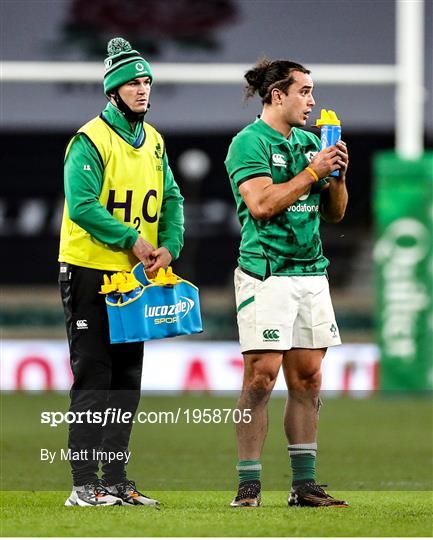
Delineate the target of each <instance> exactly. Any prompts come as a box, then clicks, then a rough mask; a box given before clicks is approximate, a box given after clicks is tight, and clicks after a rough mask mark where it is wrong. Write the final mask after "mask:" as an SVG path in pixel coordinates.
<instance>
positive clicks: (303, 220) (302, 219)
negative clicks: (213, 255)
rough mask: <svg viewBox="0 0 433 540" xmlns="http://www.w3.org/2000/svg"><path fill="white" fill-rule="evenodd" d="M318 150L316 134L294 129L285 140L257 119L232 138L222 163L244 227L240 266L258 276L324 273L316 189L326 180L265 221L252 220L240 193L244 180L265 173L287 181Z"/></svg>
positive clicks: (325, 264)
mask: <svg viewBox="0 0 433 540" xmlns="http://www.w3.org/2000/svg"><path fill="white" fill-rule="evenodd" d="M319 150H320V140H319V138H318V137H316V135H314V134H312V133H309V132H307V131H303V130H301V129H298V128H292V131H291V134H290V136H289V138H288V139H286V138H285V137H284V136H283V135H282V134H281V133H279V132H278V131H275V130H274V129H273V128H271V127H270V126H268V124H266V123H265V122H263V120H260V119H257V120H256V121H255V122H254V123H252V124H250V125H248V126H246V127H245V128H244V129H243V130H242V131H240V132H239V133H238V134H237V135H236V136H235V137H234V138H233V140H232V143H231V145H230V148H229V151H228V154H227V158H226V161H225V165H226V168H227V172H228V175H229V177H230V182H231V186H232V190H233V194H234V197H235V200H236V205H237V213H238V217H239V221H240V223H241V227H242V230H241V245H240V257H239V259H238V261H239V266H240V267H241V268H244V269H245V270H248V271H250V272H253V273H254V274H257V275H259V276H262V277H264V276H265V275H267V274H269V273H270V274H272V275H278V276H298V275H306V274H307V275H322V274H326V267H327V266H328V264H329V261H328V259H326V257H324V255H323V252H322V242H321V239H320V233H319V225H320V214H319V206H320V189H321V187H322V185H323V184H324V183H325V182H326V180H321V181H320V182H318V183H317V184H313V186H312V187H311V190H310V191H309V192H308V193H305V194H304V195H302V197H300V198H299V199H298V200H297V201H296V202H295V203H293V204H292V205H291V206H290V207H289V208H287V210H284V211H283V212H282V213H281V214H279V215H277V216H274V217H272V218H271V219H269V220H267V221H259V220H256V219H254V218H253V216H252V215H251V214H250V212H249V210H248V208H247V206H246V204H245V202H244V200H243V199H242V196H241V195H240V193H239V186H240V185H241V184H242V183H243V182H245V181H247V180H250V179H252V178H255V177H258V176H269V177H270V178H272V182H273V183H274V184H281V183H283V182H290V180H291V179H292V178H293V177H294V176H296V175H297V174H299V173H300V172H301V171H302V170H303V169H305V167H307V166H308V163H309V162H310V161H311V159H312V158H313V156H314V154H315V153H316V152H317V151H319Z"/></svg>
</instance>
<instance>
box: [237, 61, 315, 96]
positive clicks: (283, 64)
mask: <svg viewBox="0 0 433 540" xmlns="http://www.w3.org/2000/svg"><path fill="white" fill-rule="evenodd" d="M293 71H301V72H302V73H307V74H309V73H310V70H309V69H306V68H305V67H304V66H302V65H301V64H297V63H296V62H292V61H291V60H269V59H268V58H262V59H261V60H259V61H258V62H257V64H256V65H255V66H254V67H253V68H252V69H250V70H248V71H247V72H246V73H245V75H244V77H245V79H246V81H247V83H248V85H247V86H246V87H245V98H246V99H249V98H250V97H252V96H254V94H255V93H258V94H259V96H260V97H261V98H262V103H272V96H271V93H272V90H273V89H274V88H278V90H281V91H282V92H284V93H287V89H288V88H289V86H290V85H291V84H292V83H293V82H294V80H295V79H294V78H293V76H292V72H293Z"/></svg>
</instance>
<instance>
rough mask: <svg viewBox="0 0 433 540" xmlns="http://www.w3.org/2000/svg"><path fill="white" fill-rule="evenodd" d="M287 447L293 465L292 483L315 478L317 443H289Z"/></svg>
mask: <svg viewBox="0 0 433 540" xmlns="http://www.w3.org/2000/svg"><path fill="white" fill-rule="evenodd" d="M287 449H288V451H289V456H290V462H291V467H292V483H293V484H300V483H303V482H306V481H307V480H315V479H316V454H317V443H301V444H289V446H288V447H287Z"/></svg>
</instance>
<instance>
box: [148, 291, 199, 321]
mask: <svg viewBox="0 0 433 540" xmlns="http://www.w3.org/2000/svg"><path fill="white" fill-rule="evenodd" d="M194 305H195V303H194V300H191V298H187V297H186V296H181V297H180V299H179V302H177V303H176V304H166V305H162V306H148V305H147V304H146V305H145V306H144V316H145V317H146V318H149V317H165V316H167V315H168V316H169V317H171V316H173V315H182V319H183V318H184V317H186V316H187V315H188V313H189V312H190V311H191V310H192V309H193V307H194Z"/></svg>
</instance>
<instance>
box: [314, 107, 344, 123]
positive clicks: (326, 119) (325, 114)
mask: <svg viewBox="0 0 433 540" xmlns="http://www.w3.org/2000/svg"><path fill="white" fill-rule="evenodd" d="M315 126H316V127H320V126H341V122H340V120H339V119H338V117H337V115H336V114H335V111H331V109H329V110H328V111H327V110H326V109H322V110H321V111H320V118H319V119H318V120H316V123H315Z"/></svg>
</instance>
